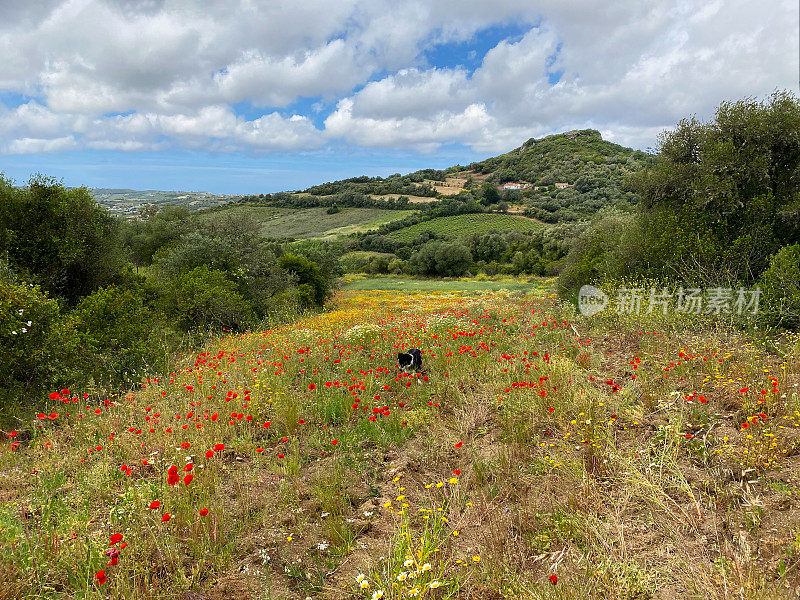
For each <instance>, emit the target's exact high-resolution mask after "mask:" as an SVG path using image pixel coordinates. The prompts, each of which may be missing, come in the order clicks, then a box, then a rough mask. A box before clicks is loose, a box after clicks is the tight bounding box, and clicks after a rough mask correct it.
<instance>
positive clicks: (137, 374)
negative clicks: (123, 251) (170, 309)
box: [70, 282, 165, 387]
mask: <svg viewBox="0 0 800 600" xmlns="http://www.w3.org/2000/svg"><path fill="white" fill-rule="evenodd" d="M149 296H150V294H148V291H147V290H146V289H145V288H144V286H143V285H142V283H141V282H134V283H132V284H128V285H126V286H124V287H120V286H116V285H112V286H108V287H105V288H101V289H99V290H97V291H96V292H94V293H93V294H91V295H89V296H87V297H86V298H84V299H83V300H81V302H80V303H79V304H78V306H77V307H76V309H75V310H74V311H73V312H72V314H71V315H70V321H71V322H72V324H73V326H74V328H75V331H76V334H77V335H76V339H77V348H78V349H79V350H80V351H79V352H76V353H75V357H74V359H73V360H74V361H75V362H76V364H74V365H73V368H74V369H75V371H77V372H81V373H82V374H83V375H84V377H85V378H88V377H91V378H92V379H94V380H95V382H97V383H101V384H103V385H107V386H113V387H122V386H126V385H129V384H131V383H133V382H135V381H138V380H140V379H141V377H142V376H143V375H145V374H146V373H147V372H157V371H158V370H159V369H160V368H162V367H163V366H164V365H165V357H164V352H159V350H160V349H161V348H162V347H163V345H164V344H163V343H162V342H160V341H159V340H158V339H157V333H156V332H157V331H159V330H161V329H162V324H160V323H158V319H157V314H156V312H155V311H154V310H153V309H152V308H151V306H149V302H148V301H149V299H150V298H149Z"/></svg>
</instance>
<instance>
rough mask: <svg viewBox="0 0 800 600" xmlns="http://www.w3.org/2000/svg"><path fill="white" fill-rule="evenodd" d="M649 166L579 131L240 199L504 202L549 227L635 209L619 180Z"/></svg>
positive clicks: (391, 205)
mask: <svg viewBox="0 0 800 600" xmlns="http://www.w3.org/2000/svg"><path fill="white" fill-rule="evenodd" d="M654 161H655V157H654V156H653V155H650V154H647V153H645V152H641V151H639V150H633V149H631V148H626V147H624V146H620V145H618V144H614V143H612V142H608V141H606V140H603V138H602V136H601V135H600V132H599V131H596V130H594V129H583V130H575V131H568V132H565V133H560V134H556V135H550V136H547V137H544V138H540V139H535V138H531V139H529V140H528V141H526V142H525V143H524V144H522V145H521V146H520V147H518V148H515V149H514V150H511V151H510V152H507V153H505V154H501V155H499V156H494V157H491V158H487V159H486V160H483V161H480V162H475V163H471V164H469V165H467V166H462V165H454V166H452V167H449V168H447V169H444V170H436V169H422V170H420V171H415V172H413V173H409V174H407V175H400V174H399V173H397V174H394V175H389V176H388V177H367V176H361V177H353V178H350V179H343V180H340V181H333V182H329V183H323V184H321V185H316V186H312V187H310V188H308V189H306V190H304V191H302V192H300V193H287V192H283V193H278V194H260V195H255V196H245V197H243V198H242V199H241V201H240V202H241V203H255V204H267V205H273V206H284V207H295V208H308V207H312V206H332V205H334V204H337V205H340V206H359V207H362V206H372V207H375V208H387V209H405V208H407V207H408V205H409V204H413V205H414V206H415V208H420V209H424V208H425V207H426V206H427V205H429V204H431V203H435V202H438V201H441V200H442V199H447V198H454V199H461V200H465V201H466V200H476V201H478V202H480V203H481V204H483V205H484V206H492V205H494V204H497V203H498V202H505V203H506V204H510V205H513V206H514V208H515V209H516V210H517V211H518V212H524V213H525V214H526V215H527V216H531V217H535V218H537V219H540V220H542V221H545V222H549V223H556V222H567V221H579V220H584V219H587V218H589V217H591V216H592V215H593V214H594V213H596V212H597V211H598V210H600V209H601V208H603V207H605V206H610V205H616V204H635V203H636V202H637V201H638V198H637V197H636V195H635V194H634V193H632V192H630V191H628V190H626V189H625V187H624V182H625V179H626V177H627V176H628V175H630V174H632V173H634V172H636V171H638V170H640V169H642V168H643V167H645V166H647V165H650V164H652V163H653V162H654Z"/></svg>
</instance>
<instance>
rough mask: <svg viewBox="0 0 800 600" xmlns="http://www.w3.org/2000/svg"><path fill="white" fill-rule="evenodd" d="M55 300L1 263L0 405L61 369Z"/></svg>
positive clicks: (62, 339)
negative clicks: (20, 279)
mask: <svg viewBox="0 0 800 600" xmlns="http://www.w3.org/2000/svg"><path fill="white" fill-rule="evenodd" d="M67 334H68V332H63V331H62V328H61V315H60V311H59V306H58V302H56V301H55V300H53V299H52V298H48V297H47V294H45V293H44V292H43V291H42V290H41V289H40V288H39V287H38V286H33V285H30V284H27V283H24V282H22V281H19V280H18V279H17V278H16V277H14V276H13V275H12V274H11V272H10V270H9V269H8V267H7V266H5V265H2V264H0V407H3V408H4V409H5V410H10V409H11V408H12V407H10V406H9V405H8V404H9V402H10V399H11V398H12V397H13V398H15V399H17V400H19V399H22V398H25V397H28V396H30V395H34V396H35V395H37V394H39V393H41V392H43V391H44V390H45V389H47V388H49V387H52V386H54V385H55V384H56V382H57V381H58V380H59V377H60V375H61V373H62V370H63V368H64V367H63V365H62V364H61V360H62V358H63V356H62V355H63V353H62V350H63V347H64V345H71V340H70V339H69V336H68V335H67Z"/></svg>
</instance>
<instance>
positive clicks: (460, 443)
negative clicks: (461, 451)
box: [456, 442, 464, 448]
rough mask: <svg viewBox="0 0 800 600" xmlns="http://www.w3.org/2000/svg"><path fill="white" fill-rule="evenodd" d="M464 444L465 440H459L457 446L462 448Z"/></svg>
mask: <svg viewBox="0 0 800 600" xmlns="http://www.w3.org/2000/svg"><path fill="white" fill-rule="evenodd" d="M463 445H464V442H458V443H457V444H456V448H461V446H463Z"/></svg>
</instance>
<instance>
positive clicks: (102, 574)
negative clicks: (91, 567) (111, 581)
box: [94, 569, 106, 585]
mask: <svg viewBox="0 0 800 600" xmlns="http://www.w3.org/2000/svg"><path fill="white" fill-rule="evenodd" d="M94 578H95V579H97V583H99V584H100V585H103V584H104V583H105V582H106V570H105V569H103V570H102V571H98V572H97V573H95V574H94Z"/></svg>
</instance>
